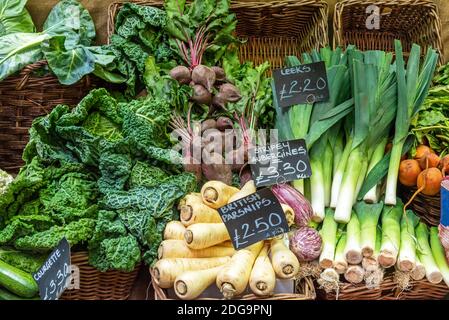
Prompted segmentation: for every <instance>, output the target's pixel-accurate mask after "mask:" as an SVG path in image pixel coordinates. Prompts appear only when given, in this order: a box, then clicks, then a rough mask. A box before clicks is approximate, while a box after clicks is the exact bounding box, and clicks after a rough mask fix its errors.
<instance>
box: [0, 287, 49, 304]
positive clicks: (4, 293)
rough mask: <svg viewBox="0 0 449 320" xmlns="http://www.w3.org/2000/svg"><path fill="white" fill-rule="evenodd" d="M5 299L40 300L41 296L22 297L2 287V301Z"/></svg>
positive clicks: (0, 296)
mask: <svg viewBox="0 0 449 320" xmlns="http://www.w3.org/2000/svg"><path fill="white" fill-rule="evenodd" d="M4 300H40V298H39V297H36V298H31V299H28V298H21V297H19V296H16V295H15V294H13V293H11V292H9V291H7V290H4V289H2V288H0V301H4Z"/></svg>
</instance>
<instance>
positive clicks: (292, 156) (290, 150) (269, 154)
mask: <svg viewBox="0 0 449 320" xmlns="http://www.w3.org/2000/svg"><path fill="white" fill-rule="evenodd" d="M250 165H251V172H252V175H253V179H254V181H255V184H256V186H257V187H265V186H272V185H275V184H282V183H286V182H290V181H294V180H300V179H306V178H309V177H310V176H311V175H312V170H311V169H310V161H309V156H308V153H307V148H306V142H305V141H304V140H303V139H300V140H291V141H284V142H279V143H276V144H271V145H266V146H258V147H255V148H254V149H252V150H251V151H250Z"/></svg>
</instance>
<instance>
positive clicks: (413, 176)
mask: <svg viewBox="0 0 449 320" xmlns="http://www.w3.org/2000/svg"><path fill="white" fill-rule="evenodd" d="M420 173H421V167H420V166H419V163H418V161H416V160H405V161H402V162H401V165H400V166H399V181H400V182H401V184H402V185H403V186H406V187H414V186H416V181H417V180H418V176H419V174H420Z"/></svg>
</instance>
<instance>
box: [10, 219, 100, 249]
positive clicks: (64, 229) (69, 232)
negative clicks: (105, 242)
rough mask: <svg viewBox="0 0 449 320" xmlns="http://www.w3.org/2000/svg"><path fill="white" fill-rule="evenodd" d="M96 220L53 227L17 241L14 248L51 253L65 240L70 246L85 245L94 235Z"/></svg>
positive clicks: (79, 221)
mask: <svg viewBox="0 0 449 320" xmlns="http://www.w3.org/2000/svg"><path fill="white" fill-rule="evenodd" d="M95 223H96V220H94V219H87V218H86V219H80V220H78V221H74V222H71V223H69V224H67V225H65V226H53V227H51V228H50V229H48V230H45V231H42V232H37V233H34V234H32V235H30V236H26V237H23V238H20V239H17V240H16V242H15V244H14V246H15V247H16V248H17V249H20V250H31V251H51V250H52V249H54V248H55V247H56V246H57V245H58V243H59V242H60V241H61V240H62V239H63V238H66V239H67V241H68V242H69V243H70V246H74V245H77V244H81V243H87V241H89V240H90V239H91V238H92V236H93V233H94V230H95Z"/></svg>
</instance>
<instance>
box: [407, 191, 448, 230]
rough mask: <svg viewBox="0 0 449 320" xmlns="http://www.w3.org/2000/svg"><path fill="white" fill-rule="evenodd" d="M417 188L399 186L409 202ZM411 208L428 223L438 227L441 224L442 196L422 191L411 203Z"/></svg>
mask: <svg viewBox="0 0 449 320" xmlns="http://www.w3.org/2000/svg"><path fill="white" fill-rule="evenodd" d="M416 190H417V189H416V188H407V187H404V186H402V185H401V186H399V195H400V197H401V199H402V201H403V202H404V203H407V202H408V201H409V200H410V199H411V197H412V196H413V194H414V193H415V192H416ZM410 209H412V210H413V212H415V213H416V214H417V215H418V216H419V217H420V218H421V219H423V220H424V221H425V222H426V223H427V224H428V225H430V226H434V227H438V226H439V225H440V216H441V213H440V212H441V197H440V194H438V195H437V196H432V197H431V196H426V195H424V194H422V193H420V194H418V195H417V196H416V197H415V199H413V201H412V203H411V204H410Z"/></svg>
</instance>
